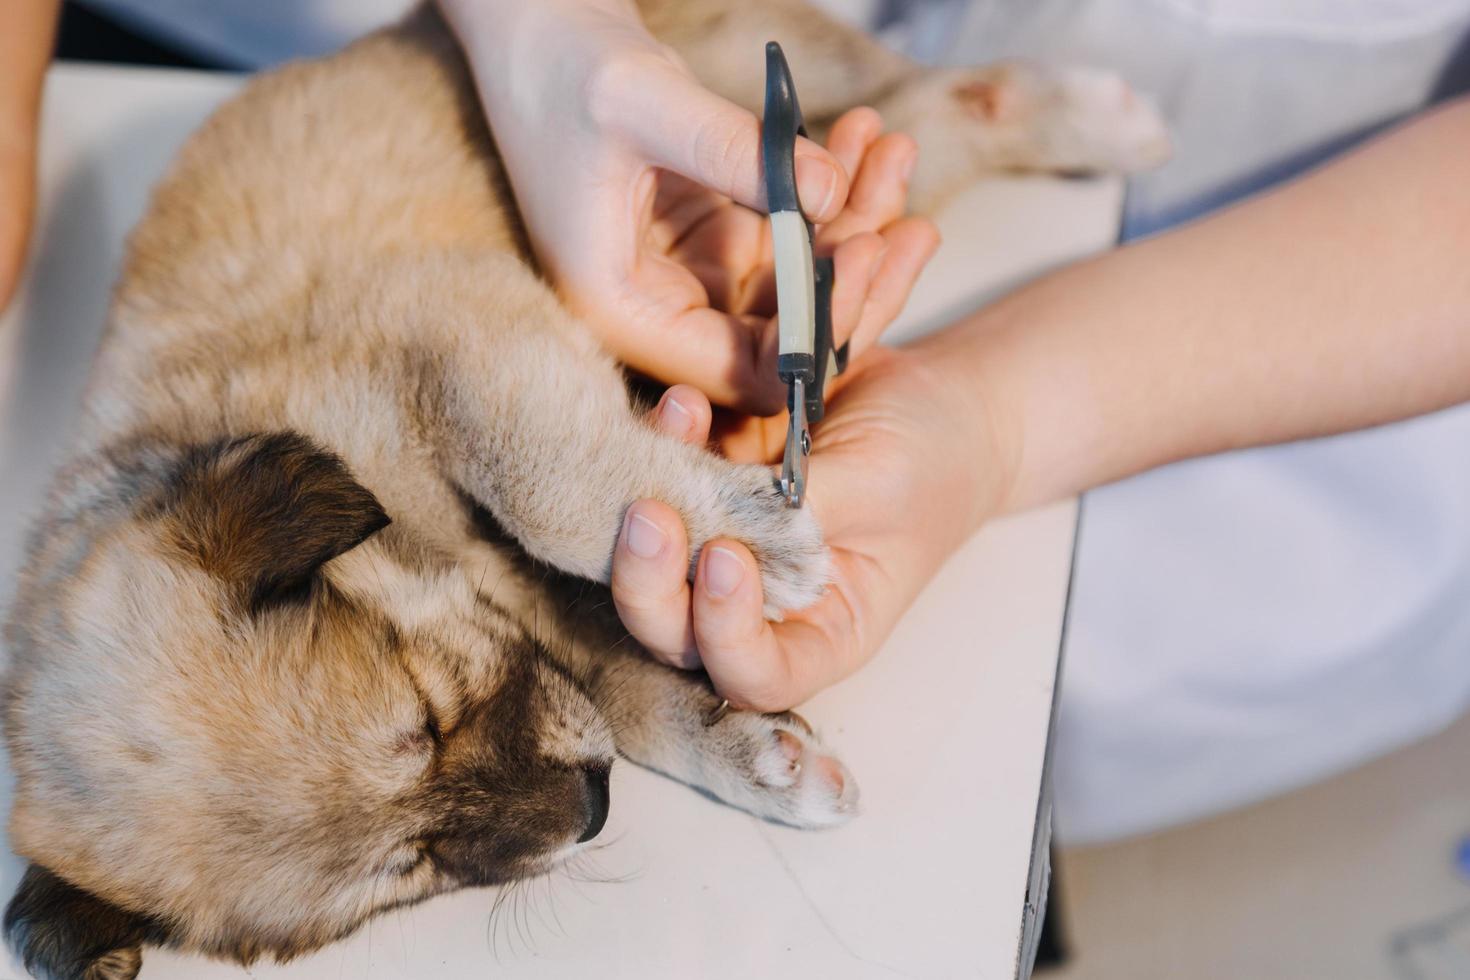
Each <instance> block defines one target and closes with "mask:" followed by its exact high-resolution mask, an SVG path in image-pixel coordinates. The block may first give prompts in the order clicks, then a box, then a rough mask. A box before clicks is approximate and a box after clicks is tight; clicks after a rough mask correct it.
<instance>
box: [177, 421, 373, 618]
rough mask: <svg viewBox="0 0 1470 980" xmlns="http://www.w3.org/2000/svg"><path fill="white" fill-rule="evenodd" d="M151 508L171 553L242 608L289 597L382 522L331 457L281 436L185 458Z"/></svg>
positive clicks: (368, 497) (365, 493) (220, 445)
mask: <svg viewBox="0 0 1470 980" xmlns="http://www.w3.org/2000/svg"><path fill="white" fill-rule="evenodd" d="M161 509H162V510H163V511H164V513H165V514H166V515H167V516H166V518H165V519H166V520H167V522H168V524H169V528H170V535H169V539H170V540H171V541H172V543H173V545H174V547H176V548H177V549H178V550H179V552H181V553H182V554H184V555H187V556H188V557H189V558H191V559H192V560H194V561H196V562H198V564H199V566H200V567H201V568H203V569H204V570H205V571H207V572H209V573H210V574H211V575H215V576H217V577H218V578H220V579H223V580H224V581H226V582H229V583H230V584H231V585H232V587H233V589H234V592H235V594H236V597H237V599H238V600H239V601H240V602H241V603H242V604H243V605H244V606H245V607H246V608H249V609H252V610H254V609H259V608H260V607H262V606H264V605H267V604H269V603H271V602H275V601H279V600H282V599H284V598H288V597H290V596H292V595H294V594H299V592H300V591H301V590H302V588H303V587H304V586H305V585H306V584H307V583H308V582H309V581H310V579H311V576H312V574H313V573H314V572H315V571H316V570H317V569H318V568H320V567H321V566H322V565H323V564H325V563H326V562H327V561H330V560H331V559H333V558H335V557H337V556H338V555H340V554H342V553H343V552H345V551H347V550H348V549H350V548H354V547H356V546H357V545H359V544H361V543H362V542H363V541H364V540H366V539H367V538H368V537H369V536H370V535H372V534H373V533H375V532H377V531H380V530H382V529H383V528H384V527H386V526H387V525H388V523H389V517H388V515H387V513H385V512H384V510H383V508H382V505H381V504H379V503H378V500H377V498H376V497H374V496H373V495H372V493H371V492H370V491H369V490H368V489H367V488H365V487H363V486H361V485H360V484H358V483H357V482H356V481H354V480H353V479H352V476H351V475H350V474H349V473H348V472H347V467H346V466H345V465H344V464H343V462H342V460H341V459H340V458H339V457H337V456H336V455H335V454H333V453H329V452H327V451H326V450H324V449H321V448H320V447H318V446H316V445H314V444H313V443H312V442H311V441H310V440H308V439H307V438H305V437H304V436H301V435H299V434H296V433H291V432H277V433H271V434H268V435H253V436H244V437H242V438H237V439H231V440H228V441H223V442H217V443H213V444H211V445H208V446H203V447H199V448H198V449H195V450H193V451H191V452H189V453H188V454H187V455H186V457H185V459H184V461H183V462H182V463H181V465H180V466H179V469H178V471H177V473H176V474H175V476H174V479H173V480H172V481H171V484H170V486H169V488H168V493H167V496H166V497H165V500H164V502H163V504H162V507H161Z"/></svg>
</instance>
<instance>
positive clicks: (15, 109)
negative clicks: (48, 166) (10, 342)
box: [0, 0, 59, 309]
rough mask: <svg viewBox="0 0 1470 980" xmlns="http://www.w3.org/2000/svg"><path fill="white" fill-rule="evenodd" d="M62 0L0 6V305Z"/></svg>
mask: <svg viewBox="0 0 1470 980" xmlns="http://www.w3.org/2000/svg"><path fill="white" fill-rule="evenodd" d="M58 6H59V2H58V0H13V2H10V3H7V4H5V5H3V6H0V309H3V308H4V306H5V304H6V301H7V300H9V298H10V294H11V292H12V291H13V290H14V288H15V283H16V279H17V277H18V276H19V274H20V267H21V262H22V258H23V256H24V253H25V244H26V239H27V237H28V236H29V233H30V226H31V212H32V208H33V198H34V195H35V190H34V188H35V166H36V123H37V116H38V114H39V112H40V106H41V82H42V79H43V78H44V76H45V73H46V64H47V62H48V61H50V60H51V46H52V43H53V41H54V39H55V34H56V11H57V8H58Z"/></svg>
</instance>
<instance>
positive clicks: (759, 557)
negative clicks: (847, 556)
mask: <svg viewBox="0 0 1470 980" xmlns="http://www.w3.org/2000/svg"><path fill="white" fill-rule="evenodd" d="M715 508H716V513H714V514H711V515H709V520H708V521H707V527H708V529H709V533H708V535H707V537H706V539H705V540H708V538H713V537H731V538H735V539H736V540H737V541H740V542H743V543H744V544H745V545H746V546H747V547H749V548H750V551H751V554H752V555H754V556H755V560H756V563H757V564H758V565H759V566H760V570H761V588H762V589H763V591H764V596H765V613H766V617H767V618H768V619H779V618H780V617H781V614H782V612H783V611H786V610H797V609H804V608H806V607H807V606H809V605H811V604H812V603H813V602H816V601H817V599H818V598H820V597H821V595H822V592H823V591H824V590H825V589H826V587H827V581H828V578H829V575H830V570H829V564H828V562H829V557H828V553H827V548H826V546H825V545H824V544H823V543H822V531H821V529H820V528H819V527H817V521H816V518H814V517H813V516H812V512H811V508H810V507H789V506H787V504H786V498H785V497H784V496H782V494H781V491H780V488H779V486H777V484H776V481H775V479H774V477H773V476H772V475H771V472H770V470H768V469H766V468H765V467H761V466H735V467H731V468H730V473H729V475H728V477H727V478H725V479H723V480H722V481H721V484H720V490H719V492H718V494H717V495H716V500H715ZM699 544H700V545H701V546H702V545H703V541H701V542H699ZM696 559H697V555H696Z"/></svg>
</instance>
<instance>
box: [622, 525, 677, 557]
mask: <svg viewBox="0 0 1470 980" xmlns="http://www.w3.org/2000/svg"><path fill="white" fill-rule="evenodd" d="M623 536H624V538H625V539H626V540H627V542H628V550H629V551H631V552H633V554H635V555H637V556H638V557H639V558H657V557H658V553H659V552H660V551H663V550H664V542H666V541H667V540H668V537H667V536H666V535H665V534H664V532H663V531H662V530H660V528H659V526H658V525H657V524H655V523H653V521H650V520H649V519H648V518H646V517H643V516H642V515H640V514H629V515H628V522H627V529H626V531H625V532H624V535H623Z"/></svg>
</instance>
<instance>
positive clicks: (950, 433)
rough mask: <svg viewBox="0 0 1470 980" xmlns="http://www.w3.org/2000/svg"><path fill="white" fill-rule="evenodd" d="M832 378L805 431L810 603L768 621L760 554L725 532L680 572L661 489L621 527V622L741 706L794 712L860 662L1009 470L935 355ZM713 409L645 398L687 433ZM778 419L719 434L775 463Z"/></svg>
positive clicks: (995, 504)
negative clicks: (835, 384) (827, 552)
mask: <svg viewBox="0 0 1470 980" xmlns="http://www.w3.org/2000/svg"><path fill="white" fill-rule="evenodd" d="M842 381H843V384H842V385H841V387H840V388H839V389H838V390H837V391H836V393H835V394H834V395H833V397H832V399H831V400H830V402H829V404H828V408H827V414H826V417H825V418H824V419H823V421H822V422H821V424H820V425H819V426H818V427H817V428H816V430H815V431H814V433H813V449H812V456H811V471H810V472H811V482H810V488H811V491H810V494H809V503H808V506H810V507H812V508H813V510H814V512H815V516H816V518H817V522H818V523H819V524H820V525H821V527H822V529H823V533H824V535H825V537H826V542H827V545H828V547H829V548H830V549H831V552H832V581H831V584H830V585H829V586H828V589H827V592H826V593H825V594H824V595H823V597H822V598H821V599H819V600H818V601H817V602H816V603H815V604H814V605H812V606H811V607H809V608H807V609H803V610H800V611H797V612H794V613H788V614H787V616H786V618H785V619H784V621H782V622H778V623H771V622H767V621H766V620H765V618H764V616H763V615H762V612H761V610H762V605H763V601H762V594H761V583H760V574H759V571H758V570H757V565H756V562H755V559H754V557H753V556H752V555H751V553H750V552H749V550H748V549H746V548H745V546H744V545H742V544H741V543H740V542H738V541H733V540H728V539H716V540H713V541H710V542H709V543H708V544H707V545H706V546H705V547H704V549H703V552H702V553H701V555H700V558H699V564H698V567H697V570H696V574H695V576H694V581H693V582H692V583H690V582H689V581H687V575H688V568H689V546H688V539H687V537H686V536H685V533H684V527H683V524H682V522H681V521H680V518H679V515H678V514H677V513H676V512H675V511H674V510H673V509H672V508H670V507H668V506H667V505H665V504H663V503H660V502H658V501H653V500H643V501H638V502H637V503H635V504H633V505H632V506H631V507H630V508H629V509H628V514H627V517H626V518H625V521H624V525H623V530H622V532H621V534H620V535H619V537H618V543H617V547H616V550H615V552H614V555H613V573H612V593H613V599H614V602H615V603H616V605H617V608H618V613H619V615H620V616H621V617H622V620H623V623H624V625H625V626H627V628H628V630H629V631H630V632H631V633H632V634H633V636H634V637H635V638H636V639H638V640H639V641H640V642H641V643H642V644H643V645H644V646H645V647H646V648H647V649H648V650H649V651H650V652H651V653H652V654H653V655H654V656H655V657H656V658H658V659H659V660H662V661H664V662H665V663H669V664H672V665H674V666H679V667H685V668H697V667H701V666H702V667H703V668H704V669H705V670H706V671H708V672H709V676H710V679H711V680H712V681H713V683H714V685H715V688H716V690H717V691H719V693H720V694H721V695H722V696H724V697H727V698H729V699H730V701H731V702H732V703H734V704H736V705H738V706H741V707H750V708H756V709H760V710H765V711H778V710H785V709H787V708H791V707H793V706H795V705H797V704H799V703H801V702H802V701H804V700H805V699H806V698H808V697H810V696H811V695H812V694H813V693H815V692H816V691H817V690H820V689H821V688H823V687H826V686H828V685H830V684H832V683H834V682H836V681H837V680H839V679H841V678H843V677H845V676H847V675H848V674H851V673H852V672H853V671H855V670H857V669H858V668H859V667H860V666H862V665H863V664H864V663H866V662H867V661H868V660H869V659H870V658H871V657H872V656H873V654H874V653H875V652H876V651H877V649H878V647H879V646H880V645H881V644H882V642H883V640H884V639H885V638H886V637H887V635H888V634H889V632H890V631H891V630H892V629H893V626H894V624H895V623H896V622H897V621H898V618H899V617H900V616H901V615H902V614H903V612H904V610H906V609H907V608H908V606H909V605H910V604H911V603H912V602H913V600H914V598H915V597H916V596H917V594H918V592H919V590H920V589H922V588H923V586H924V585H925V584H926V583H927V582H928V581H929V579H930V578H932V577H933V575H934V573H935V572H936V571H937V570H938V568H939V566H940V565H941V564H942V563H943V562H944V560H945V559H946V558H947V557H948V556H949V554H950V553H951V552H952V551H953V549H954V548H955V547H956V546H957V545H958V544H959V543H960V542H962V541H964V540H965V538H966V537H967V536H968V535H969V533H970V532H971V531H973V530H975V529H976V528H978V527H979V526H980V524H981V523H982V522H983V521H984V520H985V519H986V518H987V517H989V516H990V515H991V514H993V513H995V512H996V510H997V509H998V508H999V507H1000V506H1001V502H1002V501H1003V500H1004V499H1005V497H1006V493H1007V481H1008V480H1009V478H1010V477H1009V475H1008V474H1010V473H1011V472H1012V466H1011V463H1010V461H1008V460H1007V458H1006V454H1005V453H1004V452H1003V447H1002V445H1001V442H1000V441H999V440H995V439H992V438H991V433H993V432H994V431H995V429H994V428H993V427H992V426H990V425H987V424H985V422H984V420H983V418H979V417H977V411H976V406H977V400H976V398H975V394H974V393H973V392H969V391H963V390H958V389H957V388H956V387H955V385H954V382H953V381H952V380H951V375H949V374H948V373H947V372H946V371H945V370H944V368H943V365H942V362H940V361H938V360H936V359H935V358H934V357H932V356H931V355H930V354H929V353H927V352H926V351H924V350H923V349H919V350H895V349H890V348H878V349H875V350H873V351H871V352H870V353H868V354H867V355H866V356H865V357H864V358H862V359H861V360H860V361H858V362H855V363H853V364H852V365H851V367H850V373H849V375H847V376H845V377H844V378H843V379H842ZM710 420H711V409H710V406H709V403H708V402H707V401H706V400H705V399H704V398H703V397H702V396H701V395H700V394H699V392H698V391H696V390H695V389H693V388H689V387H686V386H678V387H675V388H671V389H669V391H668V392H667V393H666V394H665V396H664V399H663V400H662V401H661V402H660V404H659V406H658V407H657V408H656V409H655V410H654V421H655V424H656V425H657V426H658V427H659V428H660V429H661V430H663V431H665V432H666V433H668V434H670V435H672V436H675V437H678V438H683V439H686V440H688V441H690V442H695V443H699V442H703V441H704V439H705V438H706V435H707V434H708V432H709V428H710ZM776 428H777V427H775V426H771V427H764V426H762V427H759V428H745V429H742V430H741V431H740V432H739V434H738V435H737V436H735V437H733V439H734V441H733V442H732V441H731V439H730V438H727V439H725V440H723V441H722V440H719V439H717V444H720V445H723V446H725V447H726V448H728V449H730V450H731V451H733V452H735V453H736V454H737V455H741V456H746V454H749V453H758V454H759V456H760V458H764V459H769V458H771V457H772V454H773V453H779V451H780V450H779V439H778V438H777V437H779V435H780V433H779V432H777V431H774V430H775V429H776ZM763 432H764V435H762V433H763Z"/></svg>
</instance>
